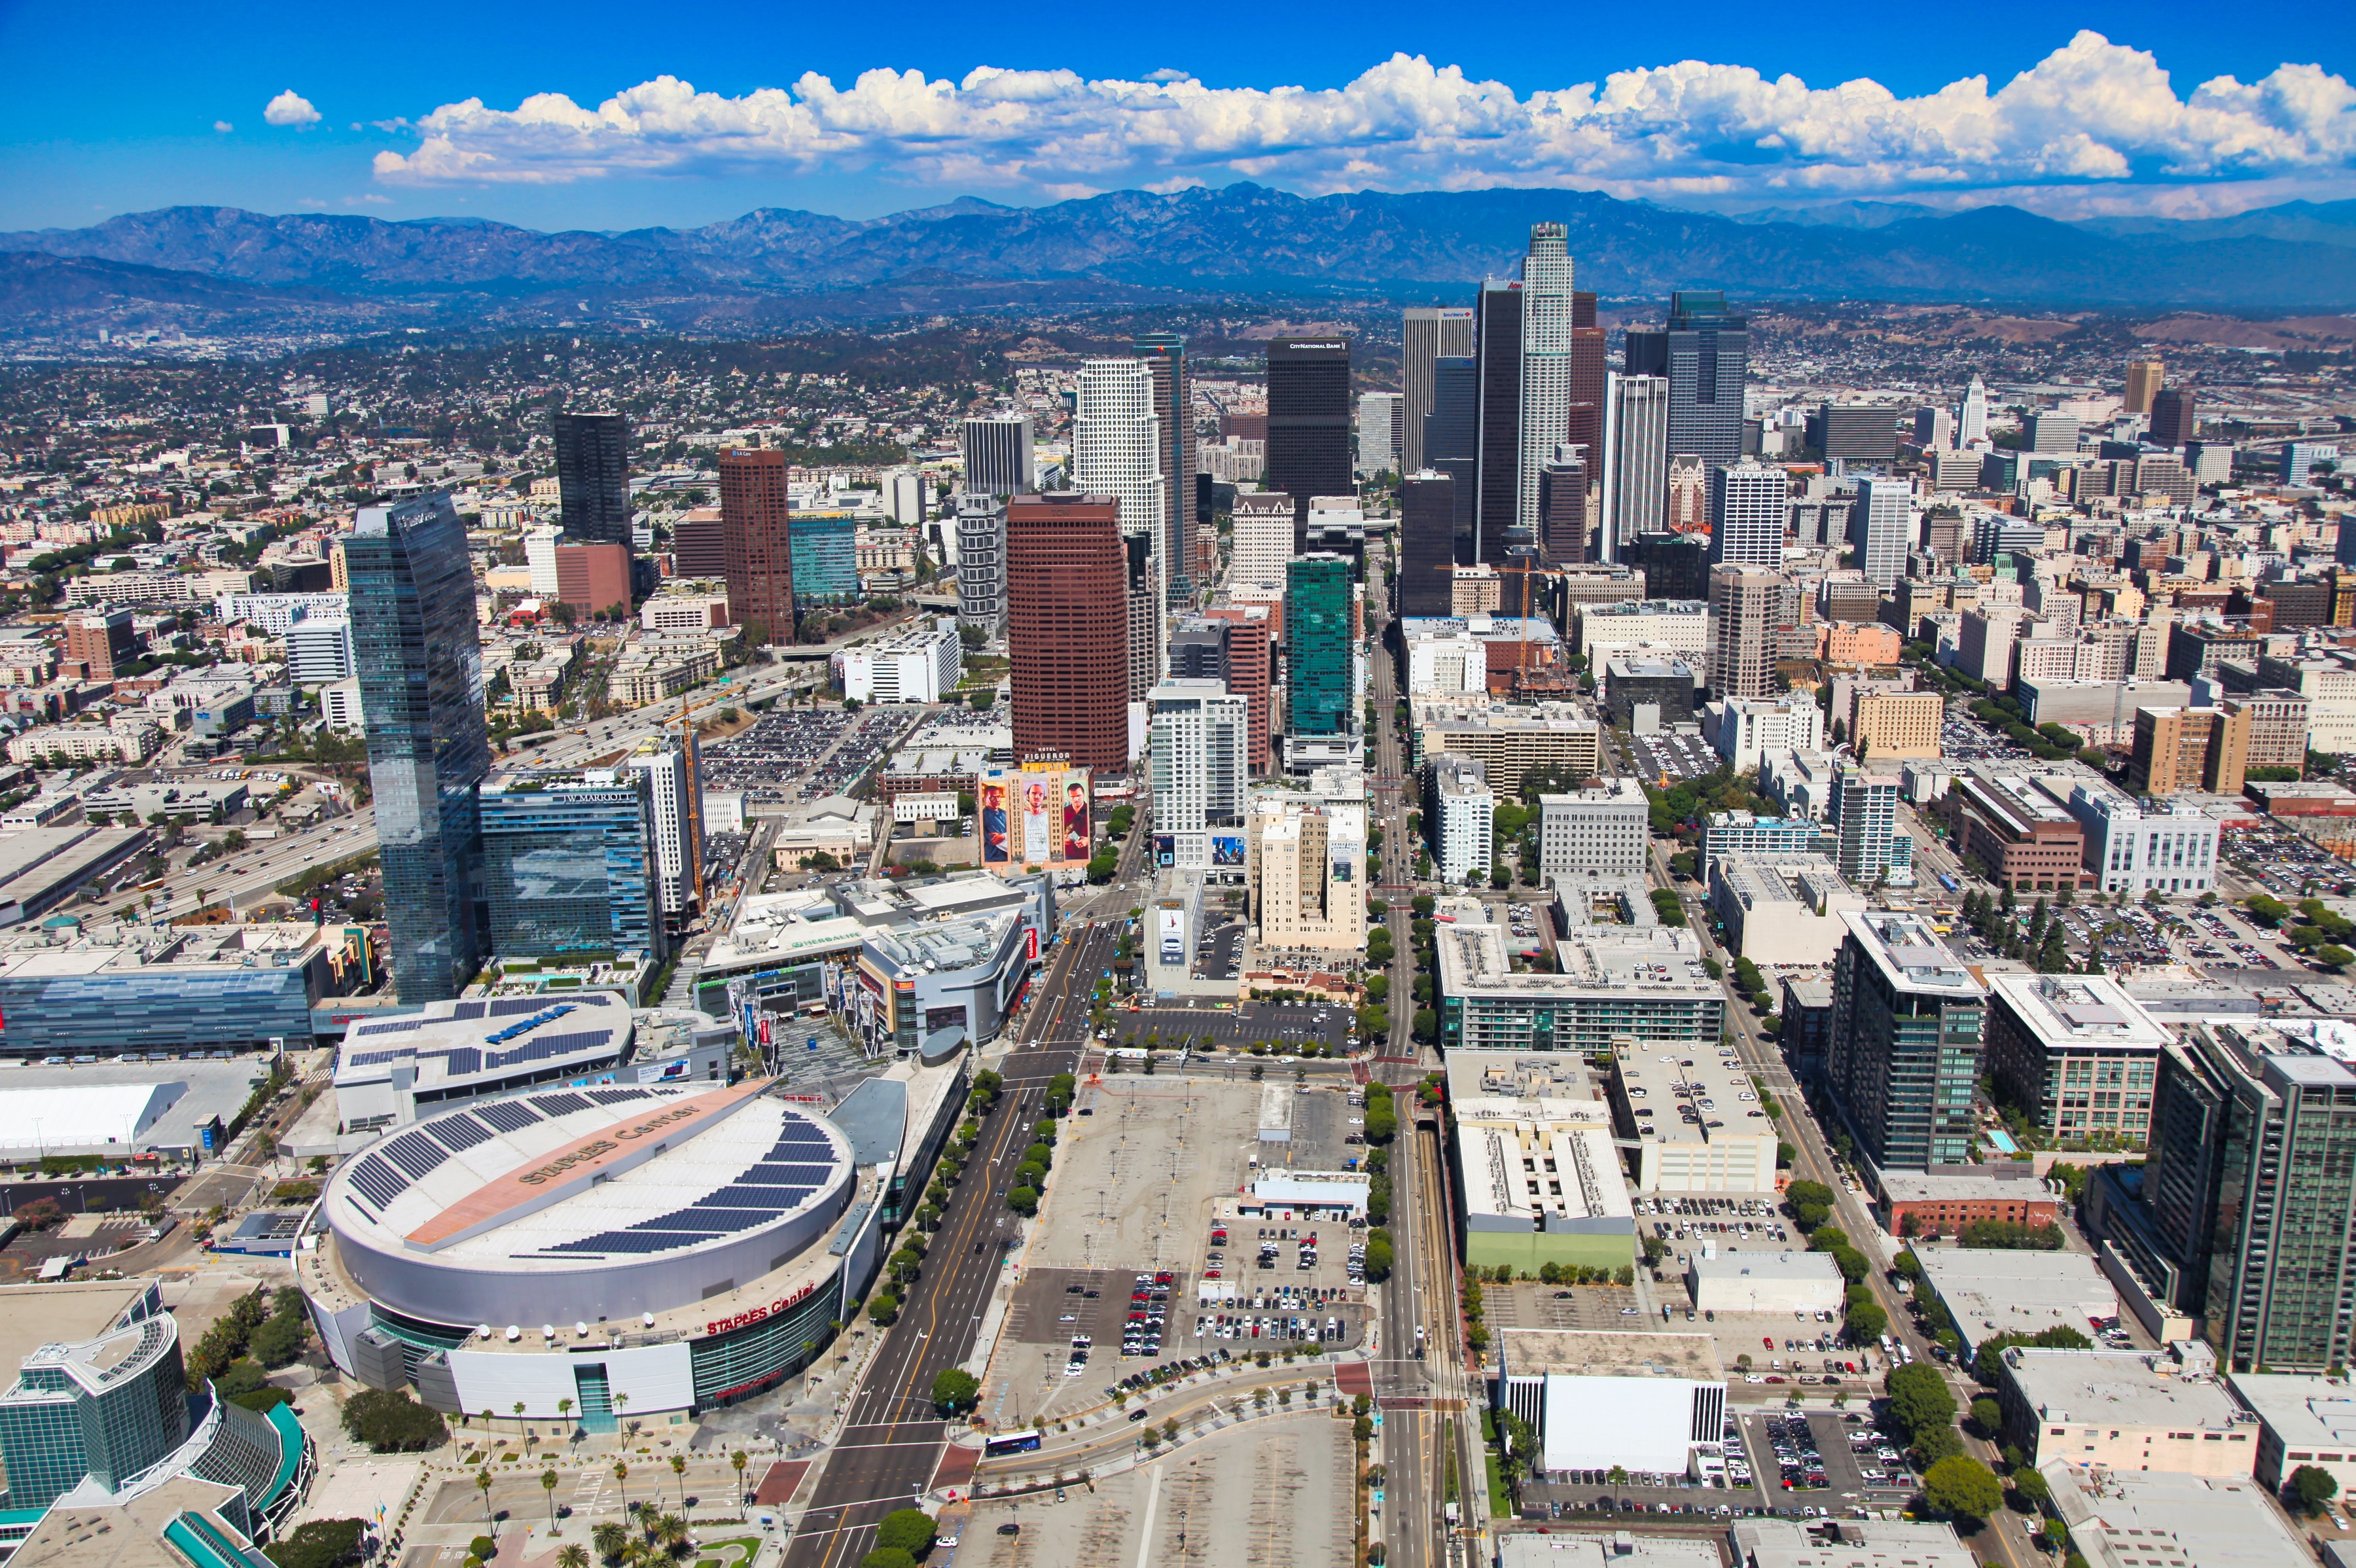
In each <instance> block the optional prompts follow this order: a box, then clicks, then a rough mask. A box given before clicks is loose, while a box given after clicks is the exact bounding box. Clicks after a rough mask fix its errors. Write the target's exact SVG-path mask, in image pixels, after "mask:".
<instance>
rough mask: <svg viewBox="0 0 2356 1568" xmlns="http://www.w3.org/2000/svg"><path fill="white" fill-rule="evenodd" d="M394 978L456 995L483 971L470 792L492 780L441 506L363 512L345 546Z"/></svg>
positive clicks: (469, 578)
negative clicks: (479, 969)
mask: <svg viewBox="0 0 2356 1568" xmlns="http://www.w3.org/2000/svg"><path fill="white" fill-rule="evenodd" d="M344 564H345V569H346V572H347V573H348V576H349V579H350V584H351V588H350V593H351V618H352V648H353V652H354V655H355V657H356V659H357V661H358V665H359V669H358V674H359V682H360V705H361V709H362V711H363V712H365V713H366V714H368V748H369V785H370V787H371V788H372V789H373V790H374V792H375V797H376V836H377V843H378V846H379V850H380V858H381V860H382V863H383V865H384V907H385V921H386V924H387V925H388V926H389V927H390V928H391V961H392V978H393V983H394V985H395V986H396V987H397V988H398V989H399V991H400V993H401V999H402V1001H403V1002H439V1001H443V1000H444V999H446V998H449V997H453V996H455V995H457V994H458V993H459V992H460V991H461V990H463V989H464V988H465V986H466V983H467V982H468V981H469V980H471V979H472V978H473V977H474V973H475V970H476V968H477V966H478V965H479V964H480V963H481V961H482V958H483V937H482V927H481V923H480V918H479V915H478V911H477V905H478V904H479V903H480V901H481V898H482V856H483V843H482V832H481V828H480V823H479V819H478V813H477V804H476V793H475V791H476V788H477V786H478V785H479V784H481V783H482V781H483V775H484V774H485V773H486V772H487V771H488V770H489V768H490V746H489V743H488V741H487V738H486V736H485V735H484V730H483V665H482V656H481V653H480V651H479V650H478V647H477V642H476V639H475V573H474V566H473V564H472V563H471V562H470V561H469V560H468V559H467V555H466V529H465V527H464V526H463V525H462V524H461V523H460V522H459V521H458V513H457V511H456V510H455V509H454V508H453V507H452V506H451V504H450V498H449V497H448V496H446V495H443V494H440V493H438V492H437V493H435V494H433V495H426V496H420V497H418V498H416V499H412V500H405V501H402V502H400V503H398V504H396V505H392V506H372V507H363V508H361V509H360V512H359V519H358V521H356V523H355V525H354V527H353V529H352V532H350V533H348V534H347V535H346V536H345V541H344Z"/></svg>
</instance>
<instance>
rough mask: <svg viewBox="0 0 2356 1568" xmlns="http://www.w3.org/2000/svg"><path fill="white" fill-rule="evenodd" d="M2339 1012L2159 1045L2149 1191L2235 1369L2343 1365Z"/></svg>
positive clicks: (2345, 1144)
mask: <svg viewBox="0 0 2356 1568" xmlns="http://www.w3.org/2000/svg"><path fill="white" fill-rule="evenodd" d="M2343 1033H2344V1026H2340V1025H2339V1024H2336V1023H2332V1022H2330V1021H2323V1022H2320V1023H2309V1024H2306V1025H2300V1024H2295V1023H2291V1022H2288V1021H2282V1022H2278V1023H2276V1024H2275V1025H2273V1026H2268V1025H2266V1024H2264V1023H2260V1022H2258V1021H2256V1020H2254V1019H2253V1020H2250V1021H2248V1022H2235V1023H2233V1024H2230V1025H2229V1024H2225V1023H2222V1022H2209V1023H2200V1024H2195V1025H2193V1026H2191V1027H2190V1029H2189V1030H2188V1031H2187V1032H2186V1034H2185V1036H2184V1037H2183V1038H2182V1039H2181V1040H2179V1041H2177V1042H2174V1043H2171V1044H2169V1045H2168V1046H2166V1047H2162V1054H2161V1058H2160V1068H2159V1084H2158V1090H2157V1091H2156V1094H2155V1101H2154V1104H2153V1107H2152V1133H2151V1153H2150V1158H2149V1160H2148V1162H2147V1166H2146V1169H2145V1172H2144V1180H2143V1190H2144V1194H2145V1201H2146V1203H2147V1206H2148V1208H2149V1211H2150V1215H2151V1219H2152V1220H2153V1223H2154V1230H2156V1232H2157V1235H2158V1240H2159V1244H2160V1245H2161V1246H2162V1247H2164V1248H2165V1249H2166V1250H2167V1251H2168V1253H2169V1258H2168V1262H2169V1264H2171V1265H2172V1267H2173V1269H2174V1270H2175V1271H2176V1272H2177V1273H2178V1276H2179V1277H2178V1280H2177V1283H2176V1295H2175V1297H2174V1301H2175V1305H2178V1306H2179V1308H2181V1309H2183V1310H2185V1311H2187V1312H2190V1313H2191V1314H2192V1315H2194V1316H2198V1317H2200V1318H2201V1319H2202V1320H2203V1331H2204V1334H2205V1337H2207V1339H2208V1341H2209V1343H2210V1344H2211V1346H2213V1347H2214V1348H2216V1351H2217V1359H2218V1360H2219V1362H2220V1363H2221V1364H2222V1365H2224V1366H2226V1367H2228V1368H2230V1369H2232V1370H2233V1371H2235V1372H2247V1371H2252V1370H2255V1369H2260V1368H2264V1369H2268V1370H2272V1371H2278V1372H2321V1371H2325V1370H2327V1369H2329V1370H2332V1371H2334V1372H2335V1374H2336V1372H2337V1369H2340V1368H2341V1367H2343V1366H2345V1365H2347V1363H2348V1359H2349V1357H2350V1354H2351V1350H2356V1346H2351V1337H2356V1322H2351V1316H2350V1314H2349V1312H2348V1310H2347V1305H2346V1304H2347V1302H2348V1300H2349V1297H2350V1295H2351V1293H2356V1069H2351V1066H2350V1065H2349V1063H2348V1062H2347V1061H2346V1060H2345V1059H2344V1057H2343V1055H2342V1053H2343V1051H2344V1049H2345V1047H2343V1046H2341V1045H2340V1043H2339V1036H2340V1035H2341V1034H2343Z"/></svg>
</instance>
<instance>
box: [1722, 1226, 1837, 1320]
mask: <svg viewBox="0 0 2356 1568" xmlns="http://www.w3.org/2000/svg"><path fill="white" fill-rule="evenodd" d="M1686 1293H1687V1295H1688V1296H1690V1297H1691V1298H1692V1300H1693V1304H1694V1309H1695V1310H1696V1311H1697V1312H1703V1311H1707V1312H1772V1313H1784V1312H1805V1313H1811V1314H1813V1313H1818V1312H1838V1311H1840V1310H1841V1309H1842V1307H1843V1306H1844V1305H1846V1304H1847V1282H1845V1281H1844V1280H1842V1278H1841V1272H1840V1269H1839V1267H1838V1265H1837V1264H1836V1263H1834V1262H1833V1259H1832V1254H1831V1253H1829V1252H1795V1251H1790V1250H1788V1249H1786V1250H1783V1251H1773V1252H1765V1251H1757V1252H1750V1251H1739V1250H1737V1249H1734V1248H1729V1249H1727V1250H1726V1251H1723V1252H1720V1251H1718V1250H1717V1248H1716V1247H1715V1246H1713V1245H1711V1244H1709V1243H1704V1244H1703V1245H1702V1246H1701V1247H1700V1248H1699V1249H1698V1250H1697V1251H1695V1252H1694V1254H1693V1256H1692V1258H1691V1260H1690V1261H1689V1262H1687V1264H1686Z"/></svg>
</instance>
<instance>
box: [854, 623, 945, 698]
mask: <svg viewBox="0 0 2356 1568" xmlns="http://www.w3.org/2000/svg"><path fill="white" fill-rule="evenodd" d="M837 657H838V658H840V660H841V665H840V668H841V671H842V694H843V695H844V696H845V697H846V698H850V699H852V700H855V701H858V702H862V703H940V702H947V701H948V700H950V699H951V698H953V697H954V696H956V695H957V686H958V680H959V679H960V678H962V676H963V675H964V673H965V644H964V642H963V641H962V640H961V639H959V638H958V632H957V628H956V627H954V626H946V625H938V624H936V625H931V626H925V627H921V628H918V629H916V630H913V631H904V632H901V633H899V634H898V635H897V636H894V637H890V638H887V639H884V640H883V641H882V642H871V643H867V644H864V645H862V646H861V647H858V648H846V649H844V650H842V652H841V654H840V655H838V656H837Z"/></svg>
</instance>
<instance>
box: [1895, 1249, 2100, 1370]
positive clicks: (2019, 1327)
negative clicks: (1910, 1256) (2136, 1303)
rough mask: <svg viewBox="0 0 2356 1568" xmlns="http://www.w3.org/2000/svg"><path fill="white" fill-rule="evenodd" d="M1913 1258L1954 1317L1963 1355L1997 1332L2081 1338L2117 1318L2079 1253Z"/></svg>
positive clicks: (1951, 1253) (1941, 1253)
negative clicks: (2066, 1332)
mask: <svg viewBox="0 0 2356 1568" xmlns="http://www.w3.org/2000/svg"><path fill="white" fill-rule="evenodd" d="M1914 1255H1915V1257H1916V1258H1917V1259H1918V1260H1920V1262H1922V1277H1923V1278H1924V1279H1925V1280H1927V1281H1929V1282H1930V1284H1931V1288H1932V1290H1933V1291H1934V1292H1936V1293H1937V1294H1938V1297H1939V1299H1940V1301H1942V1302H1943V1303H1944V1304H1945V1305H1946V1308H1947V1313H1948V1316H1951V1317H1953V1318H1954V1323H1955V1332H1956V1334H1958V1335H1959V1336H1961V1337H1962V1338H1963V1341H1964V1355H1965V1357H1966V1358H1969V1357H1971V1356H1974V1355H1976V1354H1977V1353H1978V1349H1979V1345H1980V1342H1981V1341H1982V1340H1984V1339H1990V1338H1993V1337H1996V1336H1997V1335H1999V1334H2018V1335H2020V1336H2021V1337H2024V1338H2028V1337H2035V1336H2036V1335H2039V1334H2041V1333H2043V1332H2044V1331H2045V1330H2046V1329H2049V1328H2051V1327H2054V1326H2057V1325H2059V1326H2067V1327H2071V1328H2074V1329H2076V1330H2077V1331H2078V1332H2079V1333H2081V1334H2086V1333H2090V1332H2092V1331H2093V1330H2094V1329H2095V1328H2097V1327H2103V1326H2109V1325H2111V1324H2114V1323H2116V1322H2117V1321H2118V1316H2119V1298H2118V1293H2117V1292H2116V1291H2115V1290H2114V1289H2113V1288H2112V1285H2111V1282H2110V1280H2109V1279H2108V1278H2107V1277H2106V1276H2105V1275H2104V1273H2103V1271H2102V1270H2101V1269H2100V1268H2099V1267H2098V1266H2096V1264H2095V1262H2094V1259H2092V1258H2090V1257H2087V1256H2086V1255H2085V1254H2084V1253H2083V1252H2037V1251H2008V1250H2004V1249H2000V1248H1989V1247H1927V1248H1922V1249H1920V1250H1918V1251H1916V1252H1915V1254H1914Z"/></svg>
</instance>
